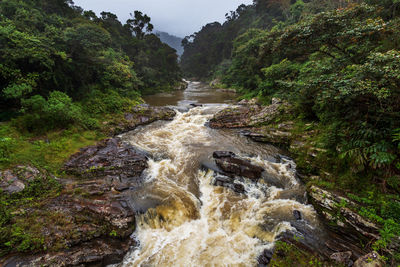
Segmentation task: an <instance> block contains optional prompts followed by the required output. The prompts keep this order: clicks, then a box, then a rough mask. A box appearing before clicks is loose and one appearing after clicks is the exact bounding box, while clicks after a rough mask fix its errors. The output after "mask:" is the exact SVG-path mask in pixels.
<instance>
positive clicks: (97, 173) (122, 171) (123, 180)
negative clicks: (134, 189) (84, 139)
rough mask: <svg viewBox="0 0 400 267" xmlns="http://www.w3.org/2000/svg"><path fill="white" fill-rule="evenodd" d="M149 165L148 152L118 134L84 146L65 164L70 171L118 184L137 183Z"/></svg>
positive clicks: (72, 173) (76, 174) (80, 175)
mask: <svg viewBox="0 0 400 267" xmlns="http://www.w3.org/2000/svg"><path fill="white" fill-rule="evenodd" d="M146 168H147V157H146V155H145V154H144V153H143V152H140V151H138V150H137V149H136V148H134V147H133V146H132V145H129V144H128V143H125V142H122V141H121V140H120V139H119V138H112V139H107V140H104V141H101V142H100V143H98V144H97V145H95V146H90V147H86V148H83V149H81V151H80V152H78V153H76V154H75V155H73V156H72V157H71V158H70V160H69V161H67V163H66V164H65V167H64V169H65V171H66V172H67V173H68V174H71V175H74V176H78V177H81V178H84V179H90V178H96V179H106V180H107V181H108V182H110V183H111V184H113V185H115V186H120V185H122V184H127V185H130V184H132V185H134V184H135V183H136V182H137V177H139V176H140V175H141V173H142V172H143V170H144V169H146Z"/></svg>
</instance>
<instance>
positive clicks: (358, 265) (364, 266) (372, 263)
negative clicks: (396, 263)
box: [353, 252, 385, 267]
mask: <svg viewBox="0 0 400 267" xmlns="http://www.w3.org/2000/svg"><path fill="white" fill-rule="evenodd" d="M383 266H385V263H384V262H383V261H382V259H381V257H380V256H379V254H378V253H377V252H371V253H369V254H367V255H364V256H362V257H360V258H359V259H358V260H357V261H356V262H355V263H354V265H353V267H383Z"/></svg>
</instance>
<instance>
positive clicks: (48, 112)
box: [21, 91, 83, 131]
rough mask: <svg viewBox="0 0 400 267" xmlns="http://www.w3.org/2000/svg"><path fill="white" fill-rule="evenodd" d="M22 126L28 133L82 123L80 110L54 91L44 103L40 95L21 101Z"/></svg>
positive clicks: (61, 94)
mask: <svg viewBox="0 0 400 267" xmlns="http://www.w3.org/2000/svg"><path fill="white" fill-rule="evenodd" d="M22 112H23V113H24V116H23V117H22V119H21V120H22V126H23V127H24V128H25V129H27V130H28V131H45V130H51V129H55V128H65V127H68V126H69V125H71V124H74V123H78V124H80V123H82V122H83V116H82V110H81V108H80V107H79V106H78V105H76V104H74V103H73V102H72V99H71V98H70V97H69V96H68V95H66V94H65V93H62V92H59V91H54V92H51V93H50V96H49V98H48V100H47V101H46V99H45V98H43V97H42V96H40V95H35V96H32V97H31V98H29V99H24V100H22Z"/></svg>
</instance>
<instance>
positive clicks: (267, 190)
mask: <svg viewBox="0 0 400 267" xmlns="http://www.w3.org/2000/svg"><path fill="white" fill-rule="evenodd" d="M233 98H234V95H233V94H232V93H229V92H224V91H217V92H216V91H215V90H213V89H210V88H208V87H206V86H204V85H202V84H199V83H190V85H189V88H188V89H187V90H186V91H184V92H176V93H174V94H169V95H168V94H167V95H165V94H164V95H163V94H161V95H157V96H152V97H149V98H147V102H148V103H149V104H152V105H174V106H177V110H181V111H178V114H177V116H176V117H175V119H174V120H173V121H171V122H156V123H153V124H151V125H149V126H146V127H143V128H140V129H137V130H135V131H133V132H130V133H127V134H125V135H123V139H124V140H125V141H127V142H130V143H131V144H133V145H134V146H136V147H138V148H139V149H141V150H144V151H147V152H148V153H149V154H150V155H152V157H151V158H152V159H150V161H149V168H148V170H147V171H146V173H145V177H146V182H145V185H144V186H143V188H141V189H139V190H138V191H135V193H134V195H133V196H132V197H133V199H134V201H133V202H134V203H136V205H137V206H138V207H137V209H138V211H143V212H144V213H141V215H138V217H137V230H136V232H135V238H136V239H137V240H138V241H139V243H140V246H139V248H137V249H135V250H133V251H132V252H131V253H129V254H128V255H127V256H126V257H125V259H124V262H123V264H122V265H123V266H255V265H256V264H257V257H258V255H260V253H262V251H263V250H264V249H266V248H271V247H272V246H273V244H274V241H275V238H276V236H277V235H278V234H280V233H281V232H283V231H286V230H288V229H291V227H292V226H291V224H290V222H291V221H294V220H295V218H294V216H293V211H294V210H299V211H301V213H302V215H303V217H304V221H305V222H306V224H307V225H308V226H309V227H311V228H316V227H318V221H317V217H316V214H315V212H314V210H313V208H312V206H310V205H306V204H305V202H304V190H303V188H302V186H301V185H300V183H299V181H298V180H297V178H296V175H295V163H294V162H292V161H291V160H290V159H285V160H280V161H277V160H276V158H277V155H279V153H280V151H279V149H277V148H275V147H273V146H269V145H264V144H259V143H254V142H252V141H250V140H248V139H246V138H245V137H242V136H240V135H239V134H237V133H235V132H234V131H231V130H215V129H210V128H208V127H206V126H205V124H206V122H207V121H208V120H209V119H210V118H211V117H212V115H213V114H214V113H216V112H217V111H219V110H221V109H223V108H224V107H226V106H227V105H228V103H230V102H231V101H232V99H233ZM191 103H209V104H205V105H203V106H201V107H195V108H192V109H190V110H188V111H184V108H185V107H187V106H188V105H189V104H191ZM217 150H228V151H233V152H235V153H236V154H238V155H240V156H243V157H246V158H248V159H249V160H250V161H252V163H253V164H256V165H259V166H262V167H263V168H264V169H265V172H264V173H263V179H262V180H260V182H258V183H254V182H251V181H247V180H243V181H241V183H242V184H243V185H244V187H245V189H246V192H247V193H246V194H237V193H235V192H233V191H232V190H230V189H227V188H223V187H217V186H213V185H212V179H213V172H212V171H205V170H201V166H202V165H207V166H209V165H212V164H213V159H212V153H213V152H214V151H217Z"/></svg>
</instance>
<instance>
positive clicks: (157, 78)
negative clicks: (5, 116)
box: [0, 0, 181, 131]
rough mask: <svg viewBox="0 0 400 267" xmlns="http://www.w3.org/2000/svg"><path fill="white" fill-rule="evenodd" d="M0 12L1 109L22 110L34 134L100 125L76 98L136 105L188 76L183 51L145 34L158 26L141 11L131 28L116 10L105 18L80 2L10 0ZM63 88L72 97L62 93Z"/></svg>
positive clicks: (2, 110) (129, 22)
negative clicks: (104, 97) (107, 97)
mask: <svg viewBox="0 0 400 267" xmlns="http://www.w3.org/2000/svg"><path fill="white" fill-rule="evenodd" d="M0 14H1V19H0V42H1V44H2V45H1V46H0V95H1V97H0V113H4V112H5V111H7V112H9V111H10V110H14V111H16V110H19V109H21V108H22V109H23V110H24V111H25V115H24V122H23V123H22V124H21V125H24V126H26V128H27V129H28V130H30V131H34V130H36V129H42V130H43V131H45V130H48V129H53V128H60V127H68V126H69V125H71V124H78V125H83V126H85V127H91V128H93V127H96V123H95V122H94V119H93V116H95V115H96V114H85V116H82V114H81V113H82V112H81V108H80V107H79V104H78V103H74V101H77V100H79V101H81V100H83V102H84V101H85V100H86V99H88V98H89V97H90V95H92V91H93V90H94V91H100V92H102V93H103V94H104V93H106V92H107V93H109V92H114V91H115V92H117V93H118V94H119V95H120V96H121V97H126V98H130V99H131V100H132V102H135V101H140V93H141V92H144V91H149V88H150V89H151V88H156V90H163V89H164V88H171V87H173V86H174V85H175V84H176V83H177V82H179V81H180V80H181V75H180V70H179V66H178V60H177V59H178V57H177V55H176V51H175V50H174V49H172V48H171V47H169V46H168V45H166V44H163V43H162V42H161V41H160V39H159V38H158V37H157V36H156V35H154V34H148V35H144V34H143V31H144V29H145V28H146V30H147V31H151V30H152V25H151V24H150V18H149V17H148V16H147V15H143V14H142V13H141V12H139V11H135V18H134V19H133V20H128V21H127V23H126V24H125V25H123V24H121V22H119V21H118V18H117V16H116V15H114V14H112V13H109V12H102V13H101V17H99V18H98V17H97V16H96V15H95V13H94V12H92V11H86V12H83V10H82V9H81V8H79V7H77V6H74V5H73V2H72V1H64V0H58V1H49V0H45V1H38V0H35V1H28V0H4V1H1V2H0ZM139 30H140V32H139ZM135 31H136V34H137V36H136V37H135V36H133V35H132V32H135ZM55 90H57V91H59V92H60V93H64V94H65V95H63V96H61V95H59V96H57V97H56V96H55V95H54V93H52V92H53V91H55ZM111 94H113V93H111ZM56 98H58V99H57V100H56ZM112 98H113V97H112ZM114 98H115V97H114ZM70 100H72V102H71V101H70ZM54 101H56V102H57V103H55V102H54ZM53 102H54V103H53ZM125 102H126V101H125ZM57 116H61V117H60V118H56V117H57ZM47 120H48V121H47ZM85 124H86V125H85ZM35 127H36V129H34V128H35Z"/></svg>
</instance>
